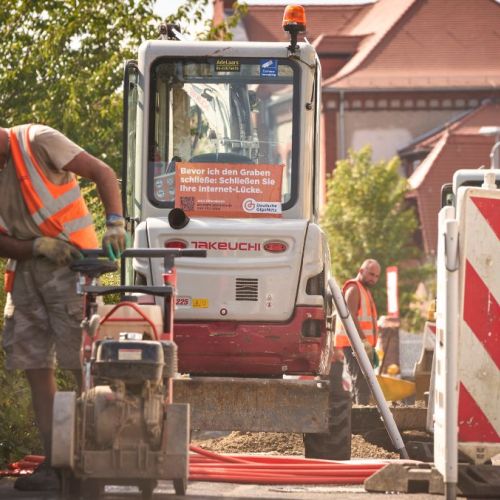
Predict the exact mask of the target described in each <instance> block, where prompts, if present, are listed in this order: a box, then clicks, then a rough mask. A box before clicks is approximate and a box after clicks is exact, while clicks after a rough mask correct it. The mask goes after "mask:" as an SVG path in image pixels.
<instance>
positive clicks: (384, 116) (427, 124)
mask: <svg viewBox="0 0 500 500" xmlns="http://www.w3.org/2000/svg"><path fill="white" fill-rule="evenodd" d="M462 113H463V111H462V110H460V111H458V110H451V109H447V110H436V111H430V110H425V111H417V110H412V111H403V110H397V111H389V110H387V111H347V112H346V113H345V115H344V130H345V133H344V137H345V148H344V150H345V151H346V152H347V150H348V149H349V148H352V149H354V150H358V149H361V148H362V147H364V146H366V145H367V144H369V145H371V146H372V149H373V160H374V161H379V160H389V159H390V158H392V157H394V156H396V155H397V151H398V149H401V148H403V147H404V146H406V145H407V144H408V143H409V142H411V141H412V140H413V139H415V138H416V137H418V136H420V135H422V134H423V133H425V132H428V131H429V130H431V129H433V128H435V127H438V126H440V125H442V124H443V123H445V122H447V121H448V120H450V119H453V118H455V117H456V116H457V115H459V114H462ZM337 119H338V120H340V118H339V117H337ZM340 126H341V124H340V123H338V126H337V129H338V128H339V127H340ZM337 135H338V134H337ZM337 140H339V138H338V137H337ZM339 147H340V144H339Z"/></svg>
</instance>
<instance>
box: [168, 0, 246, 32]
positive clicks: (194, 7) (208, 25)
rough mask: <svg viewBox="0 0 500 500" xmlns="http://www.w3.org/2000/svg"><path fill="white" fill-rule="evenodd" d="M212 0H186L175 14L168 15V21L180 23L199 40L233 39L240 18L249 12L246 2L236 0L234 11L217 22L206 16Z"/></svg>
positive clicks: (233, 6)
mask: <svg viewBox="0 0 500 500" xmlns="http://www.w3.org/2000/svg"><path fill="white" fill-rule="evenodd" d="M209 1H210V0H185V1H184V3H183V5H181V6H180V7H179V9H178V10H177V12H176V13H175V14H172V15H171V16H169V17H167V19H166V21H167V22H168V23H172V24H179V25H180V27H181V30H182V31H183V32H186V33H192V34H194V33H196V38H197V39H198V40H232V38H233V33H232V31H231V30H232V29H234V28H235V27H236V26H237V24H238V22H239V21H240V19H241V18H242V17H243V16H244V15H245V14H246V13H247V11H248V7H247V5H246V4H245V3H239V2H234V3H233V5H232V8H233V13H232V14H231V15H229V16H228V17H226V18H225V19H224V20H223V21H221V22H220V23H218V24H215V23H214V22H213V21H212V20H211V19H206V18H205V12H206V9H207V7H208V4H209Z"/></svg>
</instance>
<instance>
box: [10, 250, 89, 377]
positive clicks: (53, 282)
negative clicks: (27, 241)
mask: <svg viewBox="0 0 500 500" xmlns="http://www.w3.org/2000/svg"><path fill="white" fill-rule="evenodd" d="M77 279H78V277H77V275H76V273H74V272H73V271H71V270H70V269H69V268H68V267H57V266H55V265H54V264H52V263H51V262H49V261H48V260H46V259H40V258H39V259H31V260H28V261H24V262H18V263H17V268H16V275H15V280H14V288H13V290H12V293H9V294H8V295H7V301H6V304H5V311H4V330H3V341H2V344H3V348H4V350H5V354H6V363H5V364H6V368H7V369H9V370H13V369H21V370H30V369H37V368H54V367H55V363H56V358H57V364H58V365H59V367H61V368H65V369H72V370H75V369H79V368H80V345H81V329H80V323H81V320H82V317H83V300H82V296H80V295H77V294H76V283H77Z"/></svg>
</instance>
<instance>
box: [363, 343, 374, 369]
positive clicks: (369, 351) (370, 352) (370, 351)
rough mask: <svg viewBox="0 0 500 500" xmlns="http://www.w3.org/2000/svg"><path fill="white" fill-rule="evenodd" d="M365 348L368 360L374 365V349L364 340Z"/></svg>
mask: <svg viewBox="0 0 500 500" xmlns="http://www.w3.org/2000/svg"><path fill="white" fill-rule="evenodd" d="M363 347H364V348H365V352H366V355H367V356H368V359H369V360H370V363H372V364H373V347H372V345H371V344H370V342H368V340H366V339H363Z"/></svg>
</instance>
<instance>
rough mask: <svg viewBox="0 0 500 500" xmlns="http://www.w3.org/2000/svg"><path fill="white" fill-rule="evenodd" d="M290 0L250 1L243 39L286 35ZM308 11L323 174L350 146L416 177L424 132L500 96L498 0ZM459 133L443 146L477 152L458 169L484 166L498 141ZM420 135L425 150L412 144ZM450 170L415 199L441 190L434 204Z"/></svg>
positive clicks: (397, 0)
mask: <svg viewBox="0 0 500 500" xmlns="http://www.w3.org/2000/svg"><path fill="white" fill-rule="evenodd" d="M230 4H232V0H214V13H215V16H216V19H217V16H219V19H220V18H221V16H222V15H223V11H224V8H225V9H230ZM285 5H286V2H285V1H284V2H283V5H249V9H248V14H247V15H246V16H245V17H244V18H243V19H242V22H241V26H240V29H239V30H238V38H240V39H244V40H261V41H284V40H286V39H287V37H286V34H285V33H284V32H283V31H282V28H281V20H282V16H283V9H284V6H285ZM305 9H306V17H307V32H306V34H305V36H306V37H307V39H308V40H309V41H310V42H311V43H312V44H313V45H314V46H315V48H316V50H317V52H318V55H319V57H320V60H321V64H322V69H323V82H322V90H323V110H322V123H323V137H322V152H321V158H322V165H323V169H324V171H325V173H329V172H332V171H333V169H334V166H335V162H336V161H337V160H338V159H341V158H344V157H345V156H346V154H347V151H348V149H350V148H352V149H360V148H361V147H363V146H365V145H367V144H370V145H371V146H372V149H373V159H374V160H375V161H377V160H382V159H389V158H392V157H393V156H395V155H397V154H398V152H401V155H402V156H401V157H402V160H403V167H404V168H403V173H404V174H406V176H407V177H409V178H410V179H411V178H412V177H413V176H414V175H415V176H414V177H413V179H414V180H415V179H417V178H418V175H422V169H420V166H419V163H420V162H422V161H423V160H424V158H426V157H427V155H431V154H432V153H433V148H430V149H425V148H424V147H423V146H424V145H425V143H424V142H422V141H421V139H422V138H426V137H427V136H429V135H430V136H432V135H433V133H434V131H435V130H444V129H446V127H447V126H448V125H449V124H453V123H458V122H459V121H460V119H461V118H463V117H465V116H469V114H470V113H471V112H473V111H474V110H477V109H480V108H482V105H483V104H484V103H486V102H495V101H499V102H500V29H499V26H500V3H498V2H497V1H495V0H474V1H471V0H376V1H374V2H368V1H367V2H366V3H362V4H356V5H352V4H339V3H336V4H327V3H322V4H319V3H318V5H305ZM489 109H490V110H493V114H494V116H493V117H492V119H491V120H489V121H490V122H491V124H492V125H497V126H500V114H496V115H495V113H496V112H497V111H496V110H497V108H496V107H493V108H489ZM477 116H483V117H484V116H485V115H484V114H482V113H481V114H480V115H477ZM484 125H487V123H484ZM452 130H453V131H457V130H461V132H460V133H458V132H450V131H449V132H448V139H446V146H443V147H444V149H445V150H447V148H448V147H450V146H451V144H452V143H453V144H456V145H457V147H458V142H461V143H463V141H468V144H469V146H467V148H469V147H470V151H471V152H470V155H468V156H464V157H463V158H462V160H463V161H460V162H459V163H460V165H459V164H458V163H457V166H456V168H462V165H463V164H467V167H469V168H474V167H478V166H479V165H481V163H484V161H485V160H484V159H483V158H484V152H483V150H482V149H481V147H480V145H481V144H484V147H485V148H486V149H487V144H490V146H491V139H485V138H483V137H481V136H478V134H477V130H478V127H476V129H475V130H476V132H475V133H470V134H465V133H464V132H463V130H464V129H463V128H460V127H458V126H457V127H456V128H454V129H452ZM443 137H444V135H443V136H440V139H439V140H438V142H439V141H442V140H444V139H443ZM415 141H417V142H418V145H419V146H418V147H422V149H418V148H417V149H415V147H413V146H412V145H413V144H414V143H415ZM448 141H449V142H448ZM457 141H458V142H457ZM421 142H422V143H421ZM474 144H475V145H476V146H477V148H476V149H477V156H474V151H475V147H476V146H474ZM436 145H437V143H436ZM461 147H464V148H465V147H466V146H465V143H464V144H463V146H461ZM442 154H443V152H441V155H442ZM441 155H438V157H439V158H442V156H441ZM425 161H426V164H427V167H428V168H430V169H431V170H433V169H438V168H440V167H439V166H438V164H436V163H432V165H433V166H430V167H429V165H430V164H431V163H430V162H431V159H426V160H425ZM439 165H440V164H439ZM417 171H419V172H420V173H419V174H417ZM453 171H454V170H453ZM451 175H452V172H450V171H447V172H446V173H445V172H444V171H443V172H442V173H441V174H439V175H437V176H436V177H435V180H433V181H432V182H431V179H434V174H433V173H427V174H426V175H425V176H424V177H425V178H426V179H427V181H422V183H420V184H419V185H418V186H419V187H418V188H417V186H416V185H415V187H414V188H413V193H414V202H415V203H417V202H418V203H419V204H420V205H422V206H423V205H424V204H427V197H434V196H437V198H436V199H435V198H432V201H429V203H430V205H432V204H433V203H439V193H437V195H436V193H435V189H436V186H435V185H434V184H433V182H438V179H439V178H442V179H443V180H444V181H450V180H451ZM427 182H431V184H427ZM431 185H432V189H431V188H430V186H431ZM425 186H427V187H425ZM415 190H416V191H415ZM429 200H430V198H429ZM436 200H437V201H436ZM424 212H425V213H424ZM436 213H437V212H436ZM426 214H427V212H426V211H425V210H423V211H420V209H419V215H420V216H421V217H423V219H422V218H421V222H422V227H423V231H422V238H423V245H424V248H425V249H426V251H428V252H432V251H433V250H434V249H435V238H434V237H427V234H428V230H427V228H424V226H426V225H427V224H428V220H430V219H429V217H430V218H432V217H434V215H432V216H431V215H430V213H429V215H426ZM433 230H434V229H433V228H429V231H431V232H432V231H433Z"/></svg>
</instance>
